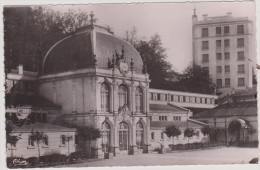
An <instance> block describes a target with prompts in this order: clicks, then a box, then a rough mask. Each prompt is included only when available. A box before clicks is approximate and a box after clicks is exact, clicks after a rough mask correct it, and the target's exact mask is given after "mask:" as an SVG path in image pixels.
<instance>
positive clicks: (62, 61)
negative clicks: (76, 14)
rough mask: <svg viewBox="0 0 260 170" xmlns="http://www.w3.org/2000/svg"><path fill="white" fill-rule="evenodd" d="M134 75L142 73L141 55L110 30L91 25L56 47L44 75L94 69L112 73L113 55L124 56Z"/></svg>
mask: <svg viewBox="0 0 260 170" xmlns="http://www.w3.org/2000/svg"><path fill="white" fill-rule="evenodd" d="M122 48H123V49H124V51H125V52H124V59H125V61H126V62H127V63H128V65H129V66H130V62H131V59H133V60H132V61H133V62H134V71H135V72H136V73H142V69H143V61H142V58H141V56H140V54H139V53H138V51H137V50H136V49H135V48H134V47H133V46H132V45H131V44H130V43H128V42H127V41H125V40H123V39H121V38H118V37H116V36H114V35H113V34H110V33H109V32H108V31H107V29H106V28H104V27H100V26H96V25H90V26H86V27H83V28H81V29H80V30H78V31H77V32H75V33H74V34H72V35H70V36H68V37H66V38H64V39H62V40H60V41H58V42H57V43H56V44H54V45H53V46H52V47H51V48H50V50H49V51H48V52H47V54H46V55H45V57H44V60H43V65H42V68H43V70H42V72H43V74H53V73H59V72H65V71H70V70H75V69H83V68H88V67H92V66H94V65H96V66H97V68H103V69H108V68H109V67H108V61H109V60H110V61H112V58H113V55H114V56H116V54H118V55H121V54H122ZM95 58H96V63H95Z"/></svg>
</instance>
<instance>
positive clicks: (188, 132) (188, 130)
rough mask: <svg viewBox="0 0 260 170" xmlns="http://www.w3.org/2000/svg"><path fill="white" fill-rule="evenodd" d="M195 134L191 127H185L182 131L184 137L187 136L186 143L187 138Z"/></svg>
mask: <svg viewBox="0 0 260 170" xmlns="http://www.w3.org/2000/svg"><path fill="white" fill-rule="evenodd" d="M194 135H195V131H194V130H193V129H192V128H186V129H185V131H184V137H187V138H188V143H189V138H191V137H192V136H194Z"/></svg>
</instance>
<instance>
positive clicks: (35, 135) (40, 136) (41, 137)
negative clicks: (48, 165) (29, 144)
mask: <svg viewBox="0 0 260 170" xmlns="http://www.w3.org/2000/svg"><path fill="white" fill-rule="evenodd" d="M30 139H31V140H32V141H33V142H36V144H37V147H38V155H39V158H40V156H41V152H40V143H44V142H45V140H47V139H48V136H47V135H45V134H44V133H43V132H39V131H38V130H36V131H34V130H33V129H32V131H31V134H30Z"/></svg>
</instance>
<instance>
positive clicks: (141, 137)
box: [136, 121, 144, 149]
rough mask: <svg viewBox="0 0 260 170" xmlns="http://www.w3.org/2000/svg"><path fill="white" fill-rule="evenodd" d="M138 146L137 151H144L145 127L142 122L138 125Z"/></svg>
mask: <svg viewBox="0 0 260 170" xmlns="http://www.w3.org/2000/svg"><path fill="white" fill-rule="evenodd" d="M136 145H137V149H143V145H144V127H143V124H142V123H141V122H140V121H139V122H138V123H137V124H136Z"/></svg>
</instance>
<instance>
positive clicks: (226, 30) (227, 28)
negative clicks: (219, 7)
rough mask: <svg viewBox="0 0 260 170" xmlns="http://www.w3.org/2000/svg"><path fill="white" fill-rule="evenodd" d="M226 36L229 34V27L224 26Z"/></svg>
mask: <svg viewBox="0 0 260 170" xmlns="http://www.w3.org/2000/svg"><path fill="white" fill-rule="evenodd" d="M224 34H229V26H224Z"/></svg>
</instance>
